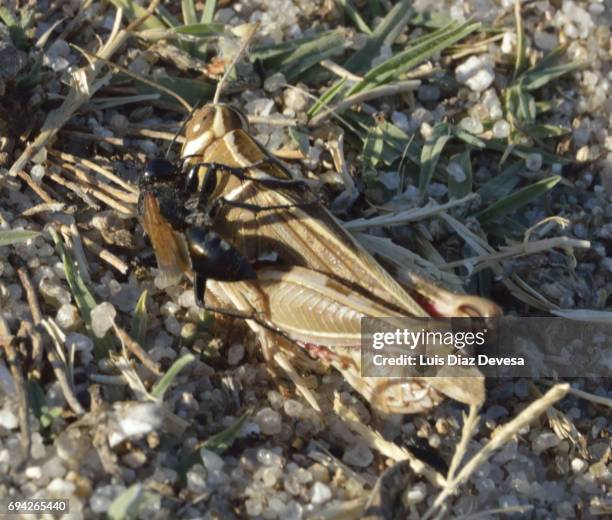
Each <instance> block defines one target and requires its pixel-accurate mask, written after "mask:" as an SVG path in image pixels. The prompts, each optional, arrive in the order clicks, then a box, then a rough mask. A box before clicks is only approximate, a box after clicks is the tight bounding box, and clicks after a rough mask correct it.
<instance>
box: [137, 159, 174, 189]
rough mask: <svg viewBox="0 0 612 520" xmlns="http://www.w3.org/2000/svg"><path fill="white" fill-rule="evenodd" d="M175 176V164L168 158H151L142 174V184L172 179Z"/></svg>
mask: <svg viewBox="0 0 612 520" xmlns="http://www.w3.org/2000/svg"><path fill="white" fill-rule="evenodd" d="M174 176H175V171H174V165H173V164H172V163H171V162H170V161H168V160H167V159H149V160H148V161H147V165H146V167H145V169H144V171H143V172H142V174H141V176H140V184H141V185H147V184H151V183H154V182H158V181H165V180H171V179H172V178H173V177H174Z"/></svg>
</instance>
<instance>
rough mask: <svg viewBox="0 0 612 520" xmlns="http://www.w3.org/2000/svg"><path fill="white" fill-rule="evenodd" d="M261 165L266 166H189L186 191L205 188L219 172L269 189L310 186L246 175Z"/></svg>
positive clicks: (218, 164) (290, 180) (211, 164)
mask: <svg viewBox="0 0 612 520" xmlns="http://www.w3.org/2000/svg"><path fill="white" fill-rule="evenodd" d="M259 164H264V163H263V162H262V163H255V164H252V165H250V166H248V167H245V168H235V167H232V166H227V165H225V164H220V163H214V162H211V163H206V162H201V163H194V164H189V172H188V173H187V177H186V182H185V189H186V190H188V191H193V190H194V189H195V188H197V187H199V186H200V185H202V186H204V185H206V184H207V183H209V182H212V181H209V180H208V179H212V178H213V177H214V176H213V175H211V174H213V173H216V172H217V171H225V172H227V173H229V174H230V175H233V176H234V177H236V178H238V179H240V180H243V181H253V182H256V183H260V184H262V185H264V186H266V187H268V188H286V187H292V186H300V187H304V186H307V185H308V184H307V183H306V182H304V181H302V180H300V179H277V178H274V177H271V176H270V177H267V178H261V177H252V176H251V175H247V174H246V173H245V170H247V169H248V168H253V167H255V168H256V167H257V166H258V165H259ZM200 168H206V169H207V171H206V174H205V175H206V178H205V179H203V180H202V181H200V179H199V176H198V170H199V169H200Z"/></svg>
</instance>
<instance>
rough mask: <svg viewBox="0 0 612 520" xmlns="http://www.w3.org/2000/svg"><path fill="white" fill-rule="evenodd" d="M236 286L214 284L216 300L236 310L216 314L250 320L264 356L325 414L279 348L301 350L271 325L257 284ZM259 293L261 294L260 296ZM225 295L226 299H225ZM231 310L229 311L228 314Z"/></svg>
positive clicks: (211, 287) (315, 407) (246, 283)
mask: <svg viewBox="0 0 612 520" xmlns="http://www.w3.org/2000/svg"><path fill="white" fill-rule="evenodd" d="M233 285H234V284H223V288H222V287H219V285H218V282H215V281H211V284H210V286H209V289H210V290H209V293H212V295H213V297H215V298H218V297H217V295H218V294H219V299H220V300H221V301H223V303H224V304H225V303H228V304H229V305H231V306H232V307H234V308H233V309H220V308H215V309H214V310H213V311H212V312H219V313H221V314H226V315H228V316H233V317H236V318H241V319H244V320H246V322H247V324H248V325H249V327H250V328H251V330H252V331H253V332H254V333H255V334H256V335H257V338H258V339H259V341H260V344H261V349H262V353H263V355H264V359H266V361H273V362H275V363H276V364H277V365H278V366H279V367H280V368H281V369H282V370H283V371H284V372H285V374H287V377H289V379H291V381H292V382H293V384H294V385H295V387H296V389H297V391H298V392H299V393H300V394H301V395H302V396H303V397H304V399H305V400H306V401H307V402H308V404H310V406H312V407H313V408H314V409H315V410H317V411H321V407H320V406H319V403H318V401H317V398H316V397H315V395H314V394H313V392H312V391H311V390H310V389H309V388H308V387H307V385H306V383H305V382H304V380H303V379H302V377H301V376H300V375H299V374H298V373H297V371H296V369H295V367H294V366H293V364H292V363H291V361H290V360H289V359H288V358H287V356H286V354H285V353H284V352H283V351H282V349H281V348H279V342H283V344H285V345H287V348H300V346H299V345H298V344H297V343H296V342H295V340H293V339H292V338H291V337H290V336H289V335H288V334H287V333H286V332H284V331H282V330H280V329H278V328H276V327H274V326H273V325H271V324H269V323H268V322H267V320H266V319H265V316H266V315H267V314H266V311H265V309H267V305H266V298H265V296H264V295H263V292H262V291H261V289H260V288H259V287H257V284H256V282H245V283H243V284H236V285H240V288H238V287H236V288H233V287H231V286H233ZM256 293H259V295H257V294H256ZM221 295H222V296H221ZM225 311H227V312H225Z"/></svg>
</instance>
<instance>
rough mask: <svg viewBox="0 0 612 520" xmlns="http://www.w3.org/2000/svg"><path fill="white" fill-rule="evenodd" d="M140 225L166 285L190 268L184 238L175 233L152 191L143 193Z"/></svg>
mask: <svg viewBox="0 0 612 520" xmlns="http://www.w3.org/2000/svg"><path fill="white" fill-rule="evenodd" d="M143 197H144V202H143V215H142V225H143V227H144V230H145V232H146V233H147V235H148V236H149V239H150V240H151V244H152V245H153V250H154V251H155V258H156V259H157V266H158V267H159V269H160V270H161V273H162V276H163V278H164V283H165V284H166V285H172V284H173V283H175V282H177V281H178V280H179V279H180V277H181V275H182V274H183V273H185V272H188V271H189V269H190V267H189V266H190V264H189V256H188V253H187V250H186V247H185V243H184V239H183V238H182V237H181V236H180V235H179V234H178V233H176V232H175V231H174V230H173V229H172V227H171V226H170V223H169V222H168V221H167V220H166V219H165V218H164V217H163V215H162V214H161V211H160V209H159V201H158V199H157V197H156V196H155V194H154V193H152V192H147V193H144V195H143Z"/></svg>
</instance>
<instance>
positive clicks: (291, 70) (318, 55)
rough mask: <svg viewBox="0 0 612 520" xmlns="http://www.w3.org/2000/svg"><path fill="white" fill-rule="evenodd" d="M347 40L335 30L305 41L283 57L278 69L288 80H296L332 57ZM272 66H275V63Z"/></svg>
mask: <svg viewBox="0 0 612 520" xmlns="http://www.w3.org/2000/svg"><path fill="white" fill-rule="evenodd" d="M345 43H346V40H345V39H344V38H343V37H342V35H341V34H339V33H337V32H333V33H331V34H326V35H324V36H322V37H321V38H318V39H316V40H313V41H311V42H308V43H304V44H303V45H301V46H300V47H298V48H297V49H295V50H294V51H292V52H291V53H290V54H289V55H288V56H286V57H283V58H281V60H280V63H278V69H280V71H281V72H283V73H284V74H285V77H286V78H287V81H289V82H292V81H295V80H296V79H297V78H298V77H299V76H300V75H301V74H302V73H304V72H305V71H307V70H308V69H309V68H311V67H313V66H314V65H317V64H318V63H319V62H321V61H322V60H324V59H326V58H329V57H331V56H332V55H334V54H335V53H336V52H338V51H339V50H340V49H342V48H343V47H344V45H345ZM271 68H273V69H274V68H275V67H274V64H272V65H271Z"/></svg>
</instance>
